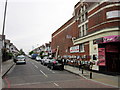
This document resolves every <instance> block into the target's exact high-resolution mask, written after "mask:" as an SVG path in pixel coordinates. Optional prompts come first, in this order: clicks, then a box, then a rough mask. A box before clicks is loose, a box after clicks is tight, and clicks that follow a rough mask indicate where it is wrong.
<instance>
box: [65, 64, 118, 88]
mask: <svg viewBox="0 0 120 90" xmlns="http://www.w3.org/2000/svg"><path fill="white" fill-rule="evenodd" d="M64 68H65V70H67V71H69V72H71V73H74V74H76V75H79V76H82V77H83V78H85V79H89V80H92V81H94V82H98V83H102V84H106V85H109V86H113V87H117V88H120V82H119V80H120V76H112V75H106V74H102V73H97V72H92V79H90V71H87V70H83V74H82V70H80V71H79V68H77V67H73V66H69V65H65V66H64Z"/></svg>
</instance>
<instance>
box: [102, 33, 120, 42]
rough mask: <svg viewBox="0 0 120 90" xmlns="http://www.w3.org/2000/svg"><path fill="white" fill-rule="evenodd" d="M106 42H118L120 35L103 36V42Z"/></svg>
mask: <svg viewBox="0 0 120 90" xmlns="http://www.w3.org/2000/svg"><path fill="white" fill-rule="evenodd" d="M108 42H120V35H113V36H106V37H103V43H108Z"/></svg>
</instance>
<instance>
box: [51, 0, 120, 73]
mask: <svg viewBox="0 0 120 90" xmlns="http://www.w3.org/2000/svg"><path fill="white" fill-rule="evenodd" d="M85 1H86V0H81V1H80V2H78V3H77V4H76V5H75V7H74V14H73V17H72V18H71V19H70V20H68V21H67V22H66V23H65V24H64V25H63V26H61V27H60V28H59V29H58V30H56V31H55V32H54V33H53V34H52V42H51V47H52V49H53V50H55V49H56V53H58V55H60V56H65V55H66V56H69V55H70V56H76V57H77V56H79V57H80V58H81V59H82V60H84V61H92V62H94V63H95V65H94V66H93V70H97V71H103V72H119V68H120V65H119V63H120V47H119V45H120V16H119V15H118V14H119V13H120V3H119V2H104V1H102V0H101V1H100V2H85ZM111 47H112V48H111Z"/></svg>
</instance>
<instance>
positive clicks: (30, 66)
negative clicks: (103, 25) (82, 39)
mask: <svg viewBox="0 0 120 90" xmlns="http://www.w3.org/2000/svg"><path fill="white" fill-rule="evenodd" d="M26 61H27V62H26V65H24V64H22V65H15V66H13V68H12V69H11V70H10V71H9V72H8V74H6V75H5V77H4V78H3V80H4V87H5V88H116V87H114V86H112V85H107V84H102V83H98V82H95V81H90V80H88V79H85V78H83V77H82V76H78V75H75V74H73V73H70V72H68V71H66V70H58V69H56V70H51V69H49V68H47V67H46V66H44V65H42V64H41V63H40V62H37V61H35V60H31V59H30V58H27V59H26Z"/></svg>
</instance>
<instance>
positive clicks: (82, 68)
mask: <svg viewBox="0 0 120 90" xmlns="http://www.w3.org/2000/svg"><path fill="white" fill-rule="evenodd" d="M82 74H83V66H82Z"/></svg>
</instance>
